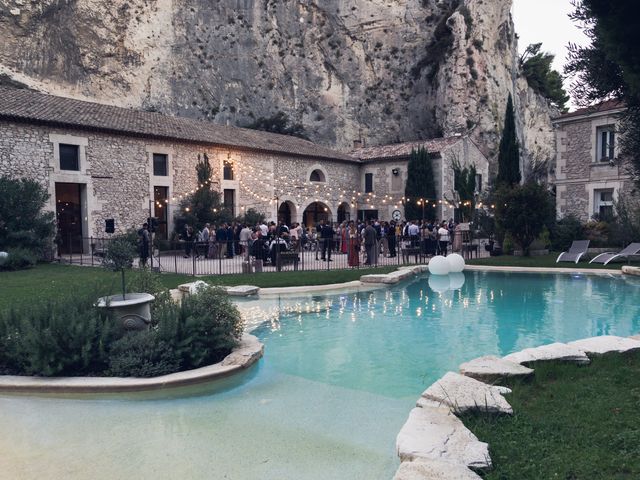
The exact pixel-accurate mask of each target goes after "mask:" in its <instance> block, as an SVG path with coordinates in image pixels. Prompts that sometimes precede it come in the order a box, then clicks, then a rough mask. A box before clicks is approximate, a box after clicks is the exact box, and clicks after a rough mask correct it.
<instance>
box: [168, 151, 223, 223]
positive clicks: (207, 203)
mask: <svg viewBox="0 0 640 480" xmlns="http://www.w3.org/2000/svg"><path fill="white" fill-rule="evenodd" d="M211 174H212V169H211V164H210V163H209V157H208V155H207V154H206V153H205V154H204V155H202V157H201V156H200V155H198V163H197V164H196V175H197V179H198V185H197V186H196V190H195V192H194V193H192V194H190V195H187V196H186V197H185V198H184V200H182V202H180V212H179V213H178V214H176V215H175V217H174V227H175V231H176V232H178V233H182V232H183V231H184V226H185V224H188V225H191V226H192V227H194V229H196V231H197V230H201V229H202V228H203V227H204V225H205V223H211V224H214V223H220V222H229V221H231V220H232V215H231V212H229V211H228V210H225V208H224V206H223V205H222V204H221V203H220V194H219V193H218V192H216V191H215V190H212V189H211Z"/></svg>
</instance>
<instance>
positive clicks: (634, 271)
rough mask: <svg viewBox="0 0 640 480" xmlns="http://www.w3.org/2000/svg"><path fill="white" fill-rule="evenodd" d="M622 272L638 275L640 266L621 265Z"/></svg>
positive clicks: (639, 274)
mask: <svg viewBox="0 0 640 480" xmlns="http://www.w3.org/2000/svg"><path fill="white" fill-rule="evenodd" d="M622 273H624V274H626V275H634V276H640V267H632V266H630V265H625V266H624V267H622Z"/></svg>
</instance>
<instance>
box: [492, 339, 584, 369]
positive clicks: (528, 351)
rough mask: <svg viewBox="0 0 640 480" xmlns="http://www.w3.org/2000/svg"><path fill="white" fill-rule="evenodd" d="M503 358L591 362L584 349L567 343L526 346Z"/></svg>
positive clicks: (511, 360) (518, 361) (529, 360)
mask: <svg viewBox="0 0 640 480" xmlns="http://www.w3.org/2000/svg"><path fill="white" fill-rule="evenodd" d="M503 358H504V359H505V360H509V361H510V362H515V363H520V364H522V363H531V362H543V361H562V362H575V363H583V364H586V363H589V357H587V355H586V354H585V353H584V351H582V350H580V349H579V348H577V347H574V346H571V345H567V344H566V343H552V344H550V345H542V346H541V347H535V348H525V349H524V350H522V351H521V352H515V353H512V354H509V355H507V356H505V357H503Z"/></svg>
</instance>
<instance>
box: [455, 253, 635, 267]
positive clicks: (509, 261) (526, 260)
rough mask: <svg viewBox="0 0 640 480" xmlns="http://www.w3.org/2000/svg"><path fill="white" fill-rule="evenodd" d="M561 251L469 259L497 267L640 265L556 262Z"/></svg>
mask: <svg viewBox="0 0 640 480" xmlns="http://www.w3.org/2000/svg"><path fill="white" fill-rule="evenodd" d="M558 255H559V253H550V254H549V255H542V256H540V257H514V256H512V255H501V256H499V257H488V258H478V259H473V260H467V263H468V264H469V265H489V266H496V267H544V268H581V269H609V270H620V269H621V268H622V267H623V266H624V265H634V266H640V262H631V263H627V262H626V261H625V262H624V263H623V262H618V263H610V264H609V265H602V264H599V263H597V264H596V263H594V264H590V263H589V259H588V260H586V261H581V262H579V263H578V264H577V265H576V264H575V263H573V262H561V263H556V258H558Z"/></svg>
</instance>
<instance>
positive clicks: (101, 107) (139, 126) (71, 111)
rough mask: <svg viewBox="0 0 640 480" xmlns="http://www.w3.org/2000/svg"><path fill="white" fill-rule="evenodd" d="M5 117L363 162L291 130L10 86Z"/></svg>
mask: <svg viewBox="0 0 640 480" xmlns="http://www.w3.org/2000/svg"><path fill="white" fill-rule="evenodd" d="M0 118H5V119H10V120H15V121H23V122H34V123H44V124H49V125H55V126H61V127H74V128H79V129H83V130H86V129H88V130H98V131H106V132H116V133H123V134H129V135H135V136H142V137H152V138H166V139H174V140H182V141H188V142H196V143H204V144H209V145H216V146H228V147H236V148H242V149H249V150H258V151H267V152H275V153H285V154H290V155H299V156H305V157H313V158H324V159H331V160H342V161H348V162H358V161H359V160H358V159H357V158H354V157H352V156H350V155H346V154H344V153H341V152H338V151H336V150H332V149H330V148H327V147H323V146H320V145H316V144H314V143H312V142H310V141H308V140H304V139H301V138H297V137H292V136H289V135H279V134H276V133H268V132H261V131H258V130H250V129H246V128H238V127H226V126H222V125H218V124H215V123H212V122H207V121H202V120H193V119H189V118H183V117H172V116H169V115H163V114H161V113H155V112H144V111H140V110H132V109H128V108H122V107H115V106H112V105H105V104H100V103H93V102H87V101H82V100H74V99H71V98H65V97H58V96H54V95H47V94H43V93H38V92H34V91H31V90H23V89H15V88H10V87H0Z"/></svg>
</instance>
